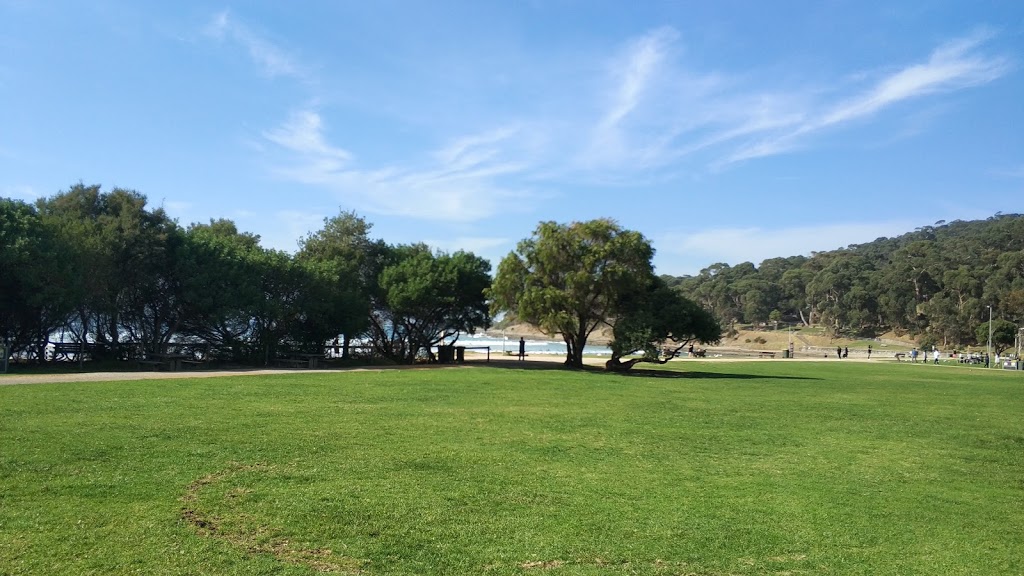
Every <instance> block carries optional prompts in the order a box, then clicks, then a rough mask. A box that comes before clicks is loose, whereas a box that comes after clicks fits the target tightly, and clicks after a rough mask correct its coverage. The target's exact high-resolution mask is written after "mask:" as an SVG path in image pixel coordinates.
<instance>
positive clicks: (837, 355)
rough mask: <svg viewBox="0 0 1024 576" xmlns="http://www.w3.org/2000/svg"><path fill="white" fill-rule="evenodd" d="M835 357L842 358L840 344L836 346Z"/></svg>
mask: <svg viewBox="0 0 1024 576" xmlns="http://www.w3.org/2000/svg"><path fill="white" fill-rule="evenodd" d="M836 358H839V359H840V360H842V359H843V348H842V346H836Z"/></svg>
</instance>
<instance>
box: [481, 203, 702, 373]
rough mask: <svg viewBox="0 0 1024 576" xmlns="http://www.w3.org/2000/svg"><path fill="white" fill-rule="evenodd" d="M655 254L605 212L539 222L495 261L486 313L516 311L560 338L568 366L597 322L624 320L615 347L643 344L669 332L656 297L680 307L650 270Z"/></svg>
mask: <svg viewBox="0 0 1024 576" xmlns="http://www.w3.org/2000/svg"><path fill="white" fill-rule="evenodd" d="M653 256H654V249H653V248H652V247H651V244H650V242H648V241H647V239H646V238H644V236H643V235H642V234H640V233H639V232H635V231H632V230H625V229H623V228H621V227H620V226H619V225H618V224H617V223H615V222H614V221H613V220H610V219H606V218H601V219H597V220H590V221H587V222H573V223H571V224H559V223H556V222H542V223H541V224H540V225H538V226H537V229H536V230H534V233H533V236H531V237H530V238H527V239H525V240H523V241H521V242H520V243H519V244H518V245H517V247H516V250H515V251H513V252H510V253H509V254H508V256H506V257H505V258H504V259H503V260H502V261H501V264H499V266H498V274H497V276H496V278H495V281H494V284H493V286H492V288H491V290H490V292H489V294H490V297H491V312H492V313H494V314H497V313H502V312H505V313H510V314H513V315H514V316H515V317H516V318H518V319H520V320H522V321H524V322H527V323H529V324H532V325H534V326H536V327H537V328H539V329H540V330H541V331H543V332H544V333H546V334H548V335H549V336H551V337H560V338H562V340H563V341H564V342H565V345H566V358H565V363H566V364H568V365H570V366H576V367H580V366H582V365H583V349H584V347H585V346H586V344H587V340H588V339H589V338H590V336H591V335H592V334H593V333H594V331H595V330H597V329H598V328H600V327H602V326H611V327H615V326H620V327H621V329H620V330H619V332H618V334H616V342H613V343H612V348H613V350H615V349H618V350H620V351H626V350H627V349H630V350H629V351H630V352H635V351H637V350H640V349H643V350H648V349H650V348H651V347H653V346H656V345H657V343H658V342H660V341H661V340H663V339H664V338H666V337H668V336H669V335H671V334H673V333H674V331H673V330H672V329H669V328H666V327H665V326H663V325H661V324H659V323H656V322H655V321H656V320H657V317H658V315H659V311H658V310H654V309H653V308H652V306H653V307H656V302H661V300H656V299H658V298H666V300H665V302H670V303H671V304H672V305H676V304H680V305H683V306H685V304H681V303H682V300H676V299H675V298H678V299H682V296H679V295H678V294H675V293H667V292H665V290H667V287H666V286H665V285H664V283H663V282H662V283H659V282H658V280H657V277H655V276H654V270H653V266H652V265H651V258H652V257H653ZM673 294H675V295H674V296H673ZM687 302H688V301H687ZM690 304H692V303H690ZM695 308H696V307H695ZM697 309H699V308H697ZM658 322H660V320H659V321H658ZM689 331H690V332H694V331H693V330H689ZM703 335H705V332H704V331H699V334H698V335H697V337H698V338H699V337H700V336H703ZM712 335H713V334H710V333H708V337H709V338H710V336H712ZM692 337H694V335H693V334H691V335H690V336H689V337H688V338H692ZM714 339H717V336H716V337H715V338H714ZM640 342H642V344H638V343H640ZM618 358H621V354H620V355H619V356H618V357H616V360H618ZM621 364H622V363H620V365H621ZM623 366H624V367H628V366H632V364H629V365H628V366H625V365H623Z"/></svg>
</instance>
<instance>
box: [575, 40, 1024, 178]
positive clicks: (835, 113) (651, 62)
mask: <svg viewBox="0 0 1024 576" xmlns="http://www.w3.org/2000/svg"><path fill="white" fill-rule="evenodd" d="M992 37H993V36H992V34H991V33H989V32H987V31H981V32H977V33H974V34H970V35H968V36H965V37H963V38H958V39H954V40H951V41H949V42H947V43H944V44H942V45H940V46H939V47H938V48H936V49H935V50H934V51H933V52H932V53H931V54H930V56H929V57H928V58H927V59H926V60H925V61H923V62H920V63H914V64H909V65H904V66H901V67H897V68H896V69H895V70H890V71H888V72H884V71H881V72H880V71H874V72H871V71H869V72H863V71H862V72H860V73H858V74H850V73H847V74H844V75H842V76H840V77H839V79H838V80H837V81H836V83H835V85H834V86H827V87H823V86H821V85H820V84H819V83H817V82H815V83H810V82H808V83H805V84H799V80H797V82H798V83H797V84H796V85H789V86H786V85H779V86H769V85H765V84H760V85H759V84H755V83H753V80H751V79H749V78H748V77H747V76H745V75H742V74H736V75H734V76H732V77H730V76H726V75H722V74H719V73H712V72H706V71H700V70H699V68H693V67H691V66H688V63H687V62H685V61H683V60H681V59H680V58H679V57H678V55H679V54H682V53H683V50H681V49H680V48H679V47H677V44H680V43H681V42H682V38H681V37H680V35H679V34H678V33H676V32H675V31H674V30H672V29H671V28H661V29H657V30H654V31H651V32H649V33H647V34H645V35H643V36H641V37H639V38H638V39H636V40H634V41H632V42H630V43H629V44H628V45H627V48H626V49H625V50H624V52H623V54H621V55H619V56H617V57H615V58H613V59H612V60H611V62H612V64H611V66H610V69H611V72H612V73H611V74H610V75H609V78H608V79H607V82H606V92H605V94H608V95H610V96H606V97H605V98H606V102H605V104H604V106H603V108H602V109H601V112H600V114H599V115H598V116H597V117H596V118H595V119H594V121H593V126H594V127H593V128H592V129H591V130H590V131H589V132H587V131H578V130H577V131H576V132H582V133H584V134H587V140H586V141H584V142H579V143H578V148H579V150H580V151H581V152H580V154H579V160H578V162H577V165H578V167H580V168H581V171H582V172H589V173H590V174H591V175H597V176H598V177H603V178H607V177H608V176H609V175H615V174H622V173H626V174H637V173H649V172H650V170H652V169H660V168H663V167H666V166H670V165H674V164H677V163H678V162H679V161H680V160H682V159H687V158H699V159H700V160H699V162H703V163H705V164H704V165H705V166H708V167H711V168H713V169H721V168H724V167H726V166H728V165H730V164H733V163H737V162H741V161H744V160H750V159H754V158H761V157H767V156H773V155H777V154H782V153H787V152H791V151H793V150H796V149H799V148H801V147H805V146H810V145H812V144H813V142H814V140H813V137H814V136H815V135H817V134H820V133H822V132H824V131H826V130H828V129H831V130H838V129H840V128H841V127H842V126H844V125H848V124H851V123H854V122H857V121H864V120H866V119H869V118H871V117H872V116H875V115H877V114H880V113H882V112H883V111H885V110H888V109H891V108H893V107H894V106H896V105H897V104H900V103H902V102H906V101H910V100H914V99H920V98H922V97H925V96H928V95H933V94H936V93H942V92H951V91H956V90H963V89H967V88H971V87H975V86H979V85H982V84H986V83H989V82H992V81H993V80H995V79H997V78H999V77H1001V76H1003V75H1005V74H1006V73H1007V72H1008V70H1010V68H1011V62H1010V61H1009V60H1008V59H1007V58H1005V57H1002V56H998V55H995V56H993V55H988V54H986V53H985V52H984V51H983V48H984V46H985V45H986V43H987V42H988V41H989V40H990V39H991V38H992ZM750 76H756V75H750ZM698 154H700V156H697V155H698Z"/></svg>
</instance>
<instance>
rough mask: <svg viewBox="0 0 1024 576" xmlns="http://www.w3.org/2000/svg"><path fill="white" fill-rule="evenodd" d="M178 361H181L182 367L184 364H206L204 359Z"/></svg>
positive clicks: (194, 365) (193, 365)
mask: <svg viewBox="0 0 1024 576" xmlns="http://www.w3.org/2000/svg"><path fill="white" fill-rule="evenodd" d="M178 362H179V363H181V366H182V368H184V367H186V366H192V367H197V366H205V365H206V361H205V360H179V361H178Z"/></svg>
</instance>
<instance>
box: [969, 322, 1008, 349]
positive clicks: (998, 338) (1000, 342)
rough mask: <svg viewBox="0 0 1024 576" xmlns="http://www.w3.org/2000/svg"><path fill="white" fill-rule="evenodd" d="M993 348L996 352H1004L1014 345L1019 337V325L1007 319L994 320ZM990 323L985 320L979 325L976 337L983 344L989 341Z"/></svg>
mask: <svg viewBox="0 0 1024 576" xmlns="http://www.w3.org/2000/svg"><path fill="white" fill-rule="evenodd" d="M991 326H992V332H991V335H992V348H993V349H994V350H995V353H996V354H1002V353H1003V351H1004V350H1006V349H1007V348H1009V347H1011V346H1013V345H1014V343H1015V342H1016V338H1017V325H1016V324H1014V323H1013V322H1008V321H1006V320H993V321H992V324H991ZM989 334H990V332H989V323H988V322H985V323H983V324H981V325H979V326H978V329H977V330H976V331H975V337H976V338H977V339H978V342H980V343H982V344H987V343H988V338H989Z"/></svg>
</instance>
